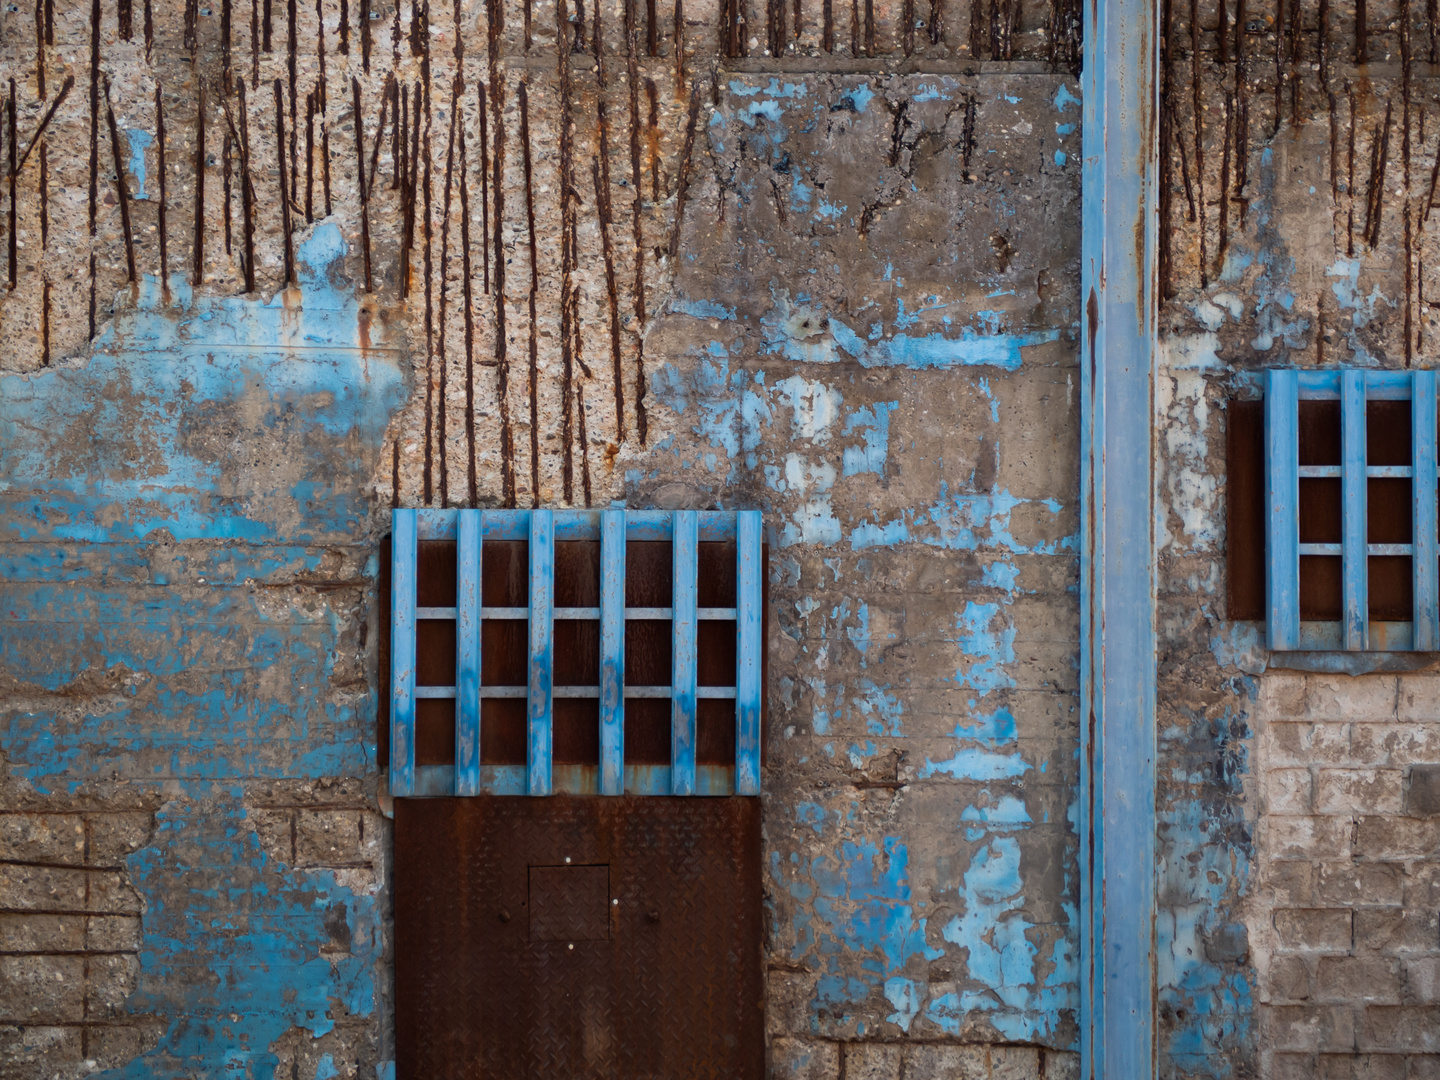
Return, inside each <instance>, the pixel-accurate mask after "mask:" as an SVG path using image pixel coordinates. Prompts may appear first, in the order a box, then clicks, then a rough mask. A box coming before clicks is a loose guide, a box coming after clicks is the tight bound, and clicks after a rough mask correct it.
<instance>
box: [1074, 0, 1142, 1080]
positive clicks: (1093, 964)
mask: <svg viewBox="0 0 1440 1080" xmlns="http://www.w3.org/2000/svg"><path fill="white" fill-rule="evenodd" d="M1157 7H1158V0H1085V4H1084V9H1085V53H1084V69H1083V70H1084V75H1083V80H1082V86H1083V109H1084V122H1083V123H1084V126H1083V155H1084V164H1083V173H1082V180H1081V201H1082V237H1081V270H1080V288H1081V301H1082V303H1081V310H1082V318H1081V337H1082V351H1081V376H1080V387H1081V405H1080V409H1081V536H1082V544H1081V574H1080V604H1081V635H1080V636H1081V657H1080V704H1081V742H1080V786H1081V792H1080V871H1081V894H1080V922H1081V932H1080V962H1081V978H1080V986H1081V1006H1080V1051H1081V1076H1082V1077H1083V1078H1085V1080H1140V1078H1142V1077H1153V1076H1154V1075H1155V1068H1156V1045H1155V825H1156V816H1155V541H1154V534H1155V530H1154V520H1155V504H1154V493H1153V492H1154V476H1155V465H1154V463H1155V452H1156V446H1155V441H1154V431H1155V426H1154V423H1153V416H1154V381H1155V344H1156V301H1157V284H1156V273H1155V264H1156V250H1157V248H1156V239H1157V219H1156V201H1157V192H1156V176H1157V173H1158V146H1157V144H1158V139H1157V132H1158V130H1159V94H1158V84H1159V79H1158V71H1159V40H1158V33H1159V19H1158V12H1157Z"/></svg>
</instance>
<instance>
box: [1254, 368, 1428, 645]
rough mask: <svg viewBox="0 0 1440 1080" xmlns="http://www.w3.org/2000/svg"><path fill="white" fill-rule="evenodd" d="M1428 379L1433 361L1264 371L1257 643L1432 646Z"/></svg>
mask: <svg viewBox="0 0 1440 1080" xmlns="http://www.w3.org/2000/svg"><path fill="white" fill-rule="evenodd" d="M1436 391H1437V386H1436V375H1435V372H1434V371H1364V370H1360V369H1356V368H1347V369H1340V370H1320V371H1297V370H1295V369H1280V368H1277V369H1272V370H1269V371H1266V372H1265V373H1264V394H1265V402H1264V460H1265V487H1264V500H1265V501H1264V508H1263V511H1262V516H1263V519H1264V523H1265V552H1266V572H1265V619H1266V636H1267V643H1268V645H1269V647H1270V648H1272V649H1278V650H1297V649H1301V650H1306V649H1314V650H1347V651H1365V650H1379V651H1389V650H1395V651H1409V650H1417V651H1428V650H1436V649H1440V562H1437V560H1440V554H1437V549H1440V545H1437V536H1436V532H1437V503H1436V471H1437V461H1436ZM1322 404H1323V405H1325V406H1328V408H1322V407H1321V406H1322ZM1336 406H1338V408H1336ZM1397 406H1398V408H1397ZM1327 420H1328V421H1329V423H1327V422H1326V421H1327ZM1332 594H1333V602H1332V601H1331V595H1332ZM1332 608H1333V610H1332ZM1407 615H1408V616H1409V618H1408V619H1407V618H1406V616H1407Z"/></svg>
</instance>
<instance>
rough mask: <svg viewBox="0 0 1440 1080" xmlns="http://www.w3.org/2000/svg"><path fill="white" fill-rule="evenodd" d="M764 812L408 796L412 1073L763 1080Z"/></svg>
mask: <svg viewBox="0 0 1440 1080" xmlns="http://www.w3.org/2000/svg"><path fill="white" fill-rule="evenodd" d="M760 904H761V894H760V801H759V800H758V799H734V798H730V799H725V798H721V799H677V798H656V797H629V796H627V797H621V798H608V799H598V798H584V797H580V798H572V797H565V796H557V797H555V798H548V799H533V798H527V797H513V798H509V797H490V798H483V799H402V800H398V801H397V802H396V805H395V1002H396V1022H395V1024H396V1074H397V1077H399V1078H400V1080H406V1078H412V1080H444V1078H447V1077H456V1078H459V1077H465V1078H467V1080H470V1078H476V1077H496V1078H504V1080H521V1078H526V1077H536V1078H539V1077H545V1078H547V1080H549V1078H555V1077H564V1078H567V1080H568V1078H591V1077H593V1078H597V1080H598V1078H605V1080H640V1078H644V1080H674V1078H682V1077H683V1078H686V1080H690V1078H694V1080H701V1078H706V1077H714V1078H716V1080H721V1078H724V1080H747V1078H751V1077H753V1078H756V1080H759V1078H760V1077H761V1076H763V1073H764V1037H763V1012H762V989H761V971H760V927H761V924H760V916H761V909H760Z"/></svg>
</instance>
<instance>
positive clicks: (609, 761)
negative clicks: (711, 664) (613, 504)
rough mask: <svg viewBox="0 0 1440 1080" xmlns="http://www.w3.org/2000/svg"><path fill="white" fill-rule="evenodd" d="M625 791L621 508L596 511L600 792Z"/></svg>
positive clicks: (623, 598) (623, 521)
mask: <svg viewBox="0 0 1440 1080" xmlns="http://www.w3.org/2000/svg"><path fill="white" fill-rule="evenodd" d="M624 792H625V511H624V510H606V511H604V512H603V513H602V514H601V515H600V794H602V795H623V794H624Z"/></svg>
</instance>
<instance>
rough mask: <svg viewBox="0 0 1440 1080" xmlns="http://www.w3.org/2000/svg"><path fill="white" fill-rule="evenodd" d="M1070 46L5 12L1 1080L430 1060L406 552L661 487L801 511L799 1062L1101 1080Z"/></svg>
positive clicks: (775, 957) (1012, 30) (0, 304)
mask: <svg viewBox="0 0 1440 1080" xmlns="http://www.w3.org/2000/svg"><path fill="white" fill-rule="evenodd" d="M1078 32H1079V9H1078V6H1076V5H1074V4H1071V3H1069V2H1068V0H1066V2H1061V3H1053V4H1052V3H1045V4H1039V3H1029V2H1027V3H1019V2H1018V0H1017V2H1011V3H1005V4H994V5H981V4H964V3H960V2H958V0H948V4H947V2H946V0H929V2H928V3H924V4H916V3H914V2H912V0H905V2H903V3H902V2H891V0H883V2H879V3H876V2H874V0H865V2H864V3H852V4H850V5H844V4H832V3H831V2H830V0H825V2H824V3H823V4H821V3H818V2H816V0H805V2H804V3H802V4H797V5H790V4H786V3H781V2H779V0H776V2H774V3H771V4H770V5H769V7H768V8H764V9H762V8H761V7H760V6H757V5H749V6H747V5H746V4H743V3H733V2H731V0H722V2H721V3H719V4H718V5H717V4H714V3H703V2H692V3H690V4H685V5H684V6H683V8H682V7H681V6H680V5H679V4H678V3H675V4H674V5H673V6H671V5H665V6H664V7H663V9H661V10H659V11H656V10H655V9H654V7H653V6H652V7H644V6H641V5H635V4H631V5H629V6H627V5H624V4H613V3H612V4H606V3H601V4H599V5H598V6H593V5H583V6H582V5H581V4H578V3H576V4H573V5H570V4H567V3H563V2H561V3H555V2H550V0H543V2H542V0H528V2H527V0H505V2H502V0H496V2H494V3H487V4H480V3H478V2H470V0H465V2H460V0H456V3H454V4H453V5H452V4H451V3H450V2H449V0H431V2H430V3H429V5H428V7H427V6H424V5H418V6H416V5H412V4H410V3H399V4H398V5H392V4H389V3H383V2H382V3H374V4H371V3H365V2H362V0H354V2H353V3H348V4H347V3H345V2H344V0H319V2H318V3H316V2H314V0H302V2H299V3H296V2H295V0H290V2H288V3H286V4H280V3H278V2H277V3H271V2H270V0H257V2H256V3H255V4H254V5H253V6H252V5H250V4H243V3H233V2H232V0H214V2H211V3H189V4H160V3H153V4H152V3H151V2H150V0H141V2H138V3H137V2H135V0H120V2H118V3H112V2H111V0H105V2H103V3H96V4H93V5H91V4H64V3H59V4H48V3H42V4H40V5H38V6H36V5H32V4H31V3H30V2H29V0H22V2H21V3H19V4H15V5H9V6H7V7H6V8H5V10H4V11H0V98H3V99H4V101H5V102H7V103H8V104H7V105H6V109H7V111H6V112H5V114H4V120H3V123H0V136H3V137H0V159H3V160H5V161H9V160H15V161H16V162H17V165H16V168H15V169H14V170H13V173H12V172H10V171H7V172H6V177H7V181H8V180H9V178H10V176H12V175H13V177H14V179H13V182H10V183H7V186H6V191H5V195H6V199H5V208H6V213H7V214H8V217H7V218H6V220H5V221H4V222H3V223H0V225H3V228H0V234H3V235H4V236H5V238H6V239H5V243H6V245H7V248H6V252H5V254H4V255H3V256H0V261H3V262H4V263H5V266H6V272H7V273H8V274H9V279H8V285H9V288H7V289H6V290H5V291H4V293H3V296H0V326H3V328H4V332H3V333H0V567H3V569H0V970H3V972H4V974H3V976H0V1074H3V1075H5V1076H6V1077H16V1078H29V1077H35V1078H39V1077H47V1078H48V1077H56V1076H76V1077H78V1076H86V1075H101V1076H114V1077H133V1078H141V1077H160V1076H164V1077H171V1076H222V1075H223V1076H251V1077H257V1078H260V1077H263V1078H265V1080H269V1078H270V1077H272V1076H285V1077H295V1078H299V1077H303V1078H305V1080H309V1078H311V1077H314V1078H315V1080H329V1078H332V1077H352V1076H354V1077H359V1076H363V1077H366V1078H367V1080H368V1078H369V1077H372V1076H373V1077H377V1078H383V1077H385V1076H388V1075H391V1073H390V1070H391V1069H393V1060H394V1052H393V1006H392V1002H391V1000H390V970H391V964H392V956H391V952H390V948H391V946H390V941H391V923H390V921H389V892H388V885H387V874H388V873H389V869H388V868H389V858H390V848H389V844H390V840H389V831H388V830H389V825H388V819H387V818H386V816H385V813H384V810H385V807H386V806H387V799H386V797H385V791H384V784H383V778H382V775H381V772H380V770H379V769H378V768H377V765H376V760H377V751H378V746H377V736H376V729H377V721H376V716H377V665H378V659H377V648H378V641H379V638H380V634H379V625H378V622H377V620H378V619H379V617H380V615H379V613H380V611H381V602H380V597H379V594H378V591H377V589H378V585H377V581H378V570H379V566H378V558H379V541H380V538H381V537H382V535H383V534H384V533H385V531H386V530H387V527H388V526H387V522H388V515H389V511H390V509H391V507H393V506H434V507H445V506H487V507H500V506H519V507H528V506H531V505H545V506H563V505H570V506H597V507H598V506H605V505H608V504H610V503H611V502H612V500H622V501H623V502H624V504H625V505H628V506H632V507H641V508H662V509H678V508H692V507H712V506H718V507H723V508H759V509H762V510H764V511H765V514H766V526H767V530H768V537H769V542H770V551H771V560H770V566H769V572H770V602H771V608H770V612H769V628H770V638H769V642H768V650H769V658H770V667H769V672H770V674H769V680H770V681H769V688H768V692H769V727H768V730H767V732H766V739H767V761H768V764H767V768H766V774H765V779H764V784H765V791H766V794H765V796H764V799H765V804H764V805H765V858H766V912H767V933H766V937H765V940H764V942H763V947H764V950H765V958H766V970H767V986H766V994H767V1004H766V1024H767V1045H768V1048H769V1063H770V1064H769V1068H770V1070H771V1072H772V1074H773V1075H775V1076H777V1077H817V1078H819V1077H824V1078H827V1080H828V1078H839V1077H841V1076H844V1077H847V1078H849V1080H854V1078H855V1077H870V1076H874V1077H881V1076H888V1077H900V1076H904V1077H907V1078H910V1080H915V1078H919V1077H931V1076H933V1077H942V1076H945V1077H949V1076H965V1077H971V1076H975V1077H994V1078H1001V1077H1039V1076H1047V1077H1055V1076H1072V1075H1078V1058H1077V1055H1076V1054H1075V1053H1074V1051H1075V1049H1076V1040H1077V1009H1078V986H1077V984H1078V978H1079V976H1078V970H1077V956H1076V940H1077V936H1076V929H1075V923H1076V920H1077V917H1078V915H1077V912H1076V896H1077V881H1076V873H1077V871H1076V839H1075V834H1074V813H1075V798H1076V794H1075V784H1076V770H1077V764H1076V747H1077V718H1076V715H1075V710H1076V697H1075V694H1076V678H1077V676H1076V656H1077V635H1078V620H1077V605H1078V598H1077V581H1078V577H1077V560H1078V537H1077V520H1078V505H1077V500H1078V494H1077V485H1078V464H1077V463H1078V451H1079V447H1078V427H1077V417H1078V383H1079V372H1078V368H1077V366H1076V350H1077V331H1076V325H1077V318H1078V311H1077V291H1078V290H1077V285H1078V251H1079V236H1078V222H1079V213H1078V202H1079V166H1080V146H1079V143H1080V135H1079V121H1080V103H1079V93H1080V89H1079V84H1078V81H1077V79H1076V77H1075V70H1074V65H1075V62H1076V59H1077V51H1076V50H1077V49H1078ZM72 80H73V81H72ZM112 117H113V119H112ZM32 142H33V144H34V149H33V150H27V147H30V146H31V144H32ZM12 148H13V153H12ZM21 158H23V165H22V164H20V159H21ZM1207 167H1208V166H1207ZM362 168H363V175H362V172H361V170H362ZM12 192H13V194H12ZM1236 244H1237V250H1238V244H1239V241H1238V240H1237V241H1236ZM1357 295H1358V294H1357ZM1367 295H1368V294H1367ZM1205 332H1206V333H1211V334H1216V333H1219V331H1218V329H1212V330H1207V331H1205ZM1177 340H1178V339H1177ZM1197 380H1198V381H1197V386H1198V387H1199V389H1197V390H1195V391H1194V392H1193V393H1192V392H1191V391H1186V393H1191V397H1189V398H1181V397H1177V398H1176V401H1177V405H1176V408H1177V409H1183V410H1188V411H1186V412H1185V413H1184V415H1183V416H1182V417H1181V418H1180V420H1177V422H1176V423H1175V424H1174V425H1173V426H1174V427H1175V428H1176V430H1184V431H1189V430H1190V426H1187V425H1191V420H1192V418H1194V417H1196V416H1197V415H1198V413H1197V412H1196V410H1198V409H1200V408H1201V403H1202V401H1208V400H1209V398H1208V397H1207V395H1213V394H1217V393H1219V390H1218V389H1216V387H1218V386H1219V381H1218V379H1217V378H1216V377H1214V376H1213V375H1212V374H1211V373H1210V372H1209V371H1208V370H1206V371H1204V372H1202V373H1199V374H1197ZM1196 395H1198V396H1196ZM1182 421H1183V422H1182ZM1197 422H1198V421H1197ZM1191 426H1193V425H1191ZM1208 431H1209V429H1208V428H1206V427H1205V426H1204V424H1203V423H1201V424H1200V427H1199V429H1198V431H1197V433H1196V434H1195V435H1194V438H1195V439H1198V440H1202V445H1203V440H1204V439H1205V438H1207V437H1210V436H1209V435H1207V434H1206V433H1207V432H1208ZM1209 460H1210V459H1209V458H1207V457H1205V456H1204V455H1203V454H1202V455H1201V456H1200V457H1197V458H1196V459H1195V460H1194V461H1193V462H1192V467H1193V469H1194V471H1195V472H1196V474H1197V475H1201V474H1204V475H1210V474H1211V472H1212V469H1211V466H1210V465H1209V464H1208V461H1209ZM1186 483H1188V481H1186ZM1177 490H1178V489H1177ZM1213 490H1214V484H1213V483H1212V485H1211V495H1212V497H1213ZM1184 491H1185V492H1187V493H1189V492H1190V491H1191V489H1190V488H1189V487H1184ZM1186 497H1187V498H1188V497H1190V496H1189V494H1187V495H1186ZM1205 527H1208V523H1205ZM1196 528H1197V529H1200V530H1201V531H1203V528H1202V526H1200V525H1197V526H1196ZM1187 535H1189V534H1187ZM1197 542H1198V541H1197ZM1207 552H1208V554H1207ZM1197 557H1204V558H1210V559H1211V560H1212V561H1213V559H1214V557H1215V556H1214V553H1213V550H1211V549H1206V551H1205V552H1202V553H1201V556H1197ZM1215 573H1218V571H1212V577H1213V575H1214V574H1215ZM1217 632H1218V631H1217ZM1207 655H1208V654H1207ZM1211 664H1212V668H1211V670H1210V672H1209V673H1208V674H1207V676H1206V678H1207V679H1208V680H1209V682H1210V683H1211V684H1213V683H1216V682H1217V681H1218V680H1220V679H1228V678H1229V677H1230V676H1229V675H1228V674H1227V675H1217V674H1216V671H1218V668H1216V667H1215V666H1214V665H1213V661H1211ZM1247 678H1250V677H1248V676H1247ZM1227 685H1229V684H1227ZM1246 685H1247V686H1249V685H1251V684H1249V683H1247V684H1246ZM1255 685H1260V684H1259V683H1256V684H1255ZM1247 692H1248V691H1247ZM1216 693H1217V695H1218V694H1219V691H1216ZM1227 700H1232V701H1235V702H1240V701H1242V700H1245V701H1248V700H1250V699H1249V698H1245V697H1244V695H1243V694H1242V693H1241V692H1239V691H1232V692H1231V697H1230V699H1227ZM1252 707H1253V706H1249V705H1246V706H1244V708H1246V709H1249V708H1252ZM1234 709H1235V713H1234V715H1235V717H1236V718H1235V719H1234V720H1233V721H1229V722H1230V723H1232V724H1233V725H1238V726H1239V727H1243V723H1244V722H1243V721H1242V720H1241V719H1239V717H1240V710H1241V706H1240V705H1238V704H1237V705H1235V706H1234ZM1239 727H1237V728H1236V733H1235V734H1233V735H1232V736H1231V739H1232V745H1233V746H1234V747H1235V749H1234V750H1233V751H1231V752H1232V753H1234V754H1236V755H1240V756H1241V763H1240V764H1237V769H1239V768H1242V767H1243V755H1244V753H1245V751H1244V750H1241V749H1239V747H1240V746H1241V745H1242V744H1243V745H1248V744H1244V740H1245V739H1247V738H1249V736H1248V732H1245V733H1241V732H1240V731H1239ZM1207 730H1208V729H1207ZM1196 742H1197V746H1198V744H1199V742H1203V740H1201V739H1199V738H1198V737H1196ZM1197 752H1199V751H1198V750H1197ZM1195 783H1196V785H1197V786H1201V787H1204V786H1205V785H1209V787H1207V788H1206V790H1207V791H1209V790H1210V789H1211V788H1216V783H1217V782H1216V781H1214V780H1206V781H1199V780H1197V781H1196V782H1195ZM1226 783H1228V780H1226V781H1224V782H1220V783H1219V788H1224V790H1225V791H1226V793H1227V794H1226V795H1225V798H1231V796H1230V795H1229V793H1228V792H1229V788H1228V787H1226V786H1225V785H1226ZM1237 783H1238V781H1237ZM1217 790H1218V788H1217ZM1167 797H1168V796H1167ZM1206 797H1209V796H1206ZM1417 798H1418V796H1417ZM1234 799H1235V800H1236V801H1237V802H1238V801H1239V800H1240V796H1239V795H1238V794H1236V795H1235V796H1234ZM1186 805H1189V804H1186ZM1196 805H1197V806H1198V803H1197V804H1196ZM1176 806H1177V807H1179V806H1180V804H1179V803H1177V804H1176ZM1187 813H1188V814H1193V815H1197V816H1203V815H1201V813H1200V811H1199V810H1198V809H1197V810H1187V809H1184V808H1183V807H1181V808H1180V809H1177V810H1176V811H1175V815H1176V816H1175V817H1174V821H1173V824H1167V827H1174V828H1182V827H1183V828H1187V829H1189V830H1190V831H1189V832H1188V833H1187V835H1198V836H1200V838H1201V839H1200V840H1197V841H1196V842H1195V847H1194V850H1195V851H1197V852H1201V853H1202V854H1201V857H1202V858H1203V859H1212V858H1218V856H1214V855H1212V854H1211V852H1212V850H1214V849H1215V844H1213V843H1211V842H1210V840H1209V839H1207V836H1208V834H1206V833H1205V830H1206V829H1207V828H1209V827H1210V826H1208V825H1202V824H1200V823H1198V820H1193V821H1192V820H1191V819H1185V821H1184V822H1182V821H1181V819H1182V818H1184V815H1185V814H1187ZM1236 814H1237V817H1238V816H1242V815H1241V811H1239V810H1237V811H1236ZM1169 821H1170V819H1167V822H1169ZM1397 842H1398V841H1397ZM1207 845H1209V846H1207ZM1227 872H1228V870H1227ZM1232 898H1233V897H1232V896H1231V894H1230V893H1226V892H1224V890H1221V891H1220V892H1217V893H1215V894H1213V895H1212V894H1211V893H1205V894H1204V895H1203V896H1202V897H1201V898H1199V899H1198V900H1195V901H1194V902H1193V903H1191V907H1190V908H1184V910H1187V911H1188V910H1191V909H1192V908H1193V907H1194V904H1200V905H1201V906H1202V907H1204V905H1207V904H1208V905H1210V907H1209V908H1206V910H1207V911H1209V910H1211V909H1213V910H1215V911H1221V910H1228V909H1227V908H1225V905H1226V904H1227V903H1229V902H1230V900H1231V899H1232ZM1187 902H1188V901H1187ZM1307 903H1309V901H1307ZM1293 906H1294V907H1296V908H1297V910H1298V909H1299V908H1300V907H1301V906H1302V905H1300V904H1299V903H1298V902H1297V903H1296V905H1293ZM1182 907H1183V905H1182ZM1177 910H1180V908H1177ZM1186 917H1187V918H1188V917H1189V916H1186ZM1234 918H1235V920H1237V922H1236V925H1239V922H1238V920H1239V919H1240V915H1239V914H1236V915H1235V916H1234ZM1377 932H1378V931H1377ZM1399 932H1400V931H1398V930H1397V931H1396V933H1399ZM1239 939H1240V940H1243V930H1242V931H1240V938H1239ZM1237 947H1238V946H1237ZM1227 977H1230V976H1227ZM1234 978H1237V979H1238V976H1235V977H1234ZM1241 981H1243V980H1241ZM1239 985H1240V983H1239V982H1237V983H1236V986H1237V987H1238V986H1239ZM1247 986H1248V984H1247ZM1236 992H1237V993H1238V990H1237V991H1236ZM1245 992H1246V993H1250V992H1252V991H1251V990H1249V989H1246V991H1245ZM1237 1009H1238V1006H1237ZM1234 1023H1235V1025H1239V1024H1240V1023H1241V1021H1239V1020H1236V1021H1235V1022H1234ZM1233 1028H1234V1025H1232V1029H1226V1030H1225V1031H1221V1032H1209V1033H1207V1034H1206V1035H1205V1036H1204V1039H1206V1040H1208V1041H1207V1042H1206V1043H1205V1046H1206V1047H1207V1048H1208V1049H1207V1052H1211V1053H1214V1054H1216V1055H1221V1056H1223V1055H1226V1054H1229V1053H1230V1052H1231V1049H1232V1047H1233V1045H1236V1044H1238V1043H1241V1042H1243V1038H1242V1033H1237V1031H1236V1030H1233ZM1186 1060H1189V1059H1186ZM1187 1067H1188V1066H1187Z"/></svg>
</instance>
